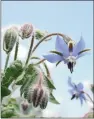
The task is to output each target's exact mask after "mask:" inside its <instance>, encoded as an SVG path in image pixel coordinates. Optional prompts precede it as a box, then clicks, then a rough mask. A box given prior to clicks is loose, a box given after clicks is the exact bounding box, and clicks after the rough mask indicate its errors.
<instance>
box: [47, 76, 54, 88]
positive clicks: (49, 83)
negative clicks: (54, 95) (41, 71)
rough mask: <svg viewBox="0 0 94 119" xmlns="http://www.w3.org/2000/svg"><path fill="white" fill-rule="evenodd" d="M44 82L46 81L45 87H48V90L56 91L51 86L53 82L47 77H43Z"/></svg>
mask: <svg viewBox="0 0 94 119" xmlns="http://www.w3.org/2000/svg"><path fill="white" fill-rule="evenodd" d="M45 80H46V83H47V86H48V87H49V89H56V88H55V86H54V84H53V81H52V80H51V79H50V78H49V77H47V76H45Z"/></svg>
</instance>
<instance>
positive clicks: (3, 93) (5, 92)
mask: <svg viewBox="0 0 94 119" xmlns="http://www.w3.org/2000/svg"><path fill="white" fill-rule="evenodd" d="M10 93H11V91H10V90H9V89H8V88H7V87H5V86H1V98H3V97H4V96H8V95H9V94H10Z"/></svg>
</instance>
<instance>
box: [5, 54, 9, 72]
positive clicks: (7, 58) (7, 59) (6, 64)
mask: <svg viewBox="0 0 94 119" xmlns="http://www.w3.org/2000/svg"><path fill="white" fill-rule="evenodd" d="M9 57H10V52H9V53H8V54H7V57H6V62H5V68H4V71H5V70H6V68H7V66H8V62H9Z"/></svg>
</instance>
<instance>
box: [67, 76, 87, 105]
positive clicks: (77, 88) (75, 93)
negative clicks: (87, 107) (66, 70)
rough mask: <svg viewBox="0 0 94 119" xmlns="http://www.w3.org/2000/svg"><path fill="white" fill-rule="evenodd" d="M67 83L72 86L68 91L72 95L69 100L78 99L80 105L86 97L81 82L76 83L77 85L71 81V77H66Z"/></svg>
mask: <svg viewBox="0 0 94 119" xmlns="http://www.w3.org/2000/svg"><path fill="white" fill-rule="evenodd" d="M68 85H69V86H70V87H71V88H72V89H69V90H68V92H69V93H70V94H71V95H72V97H71V100H73V99H74V98H76V99H80V102H81V105H82V104H83V101H86V97H85V95H84V91H83V89H84V86H83V84H82V83H78V84H77V85H76V84H75V83H73V82H72V81H71V77H68Z"/></svg>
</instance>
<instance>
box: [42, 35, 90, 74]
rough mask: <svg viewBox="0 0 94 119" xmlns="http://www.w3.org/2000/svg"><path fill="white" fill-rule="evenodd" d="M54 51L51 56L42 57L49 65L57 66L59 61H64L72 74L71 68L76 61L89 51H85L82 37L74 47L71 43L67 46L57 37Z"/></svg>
mask: <svg viewBox="0 0 94 119" xmlns="http://www.w3.org/2000/svg"><path fill="white" fill-rule="evenodd" d="M55 49H56V51H51V53H52V54H49V55H43V57H44V58H45V59H46V60H47V61H49V62H51V63H56V62H58V64H59V63H60V62H61V61H64V63H65V64H67V66H68V69H70V72H71V73H72V72H73V67H74V66H75V64H76V60H77V59H78V58H80V57H82V56H84V55H86V54H87V52H86V51H89V50H90V49H85V42H84V40H83V38H82V36H81V38H80V41H79V42H78V43H77V44H75V45H74V44H73V41H70V42H69V43H68V45H67V44H66V43H65V41H64V40H63V39H62V38H60V37H59V36H57V38H56V44H55Z"/></svg>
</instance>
